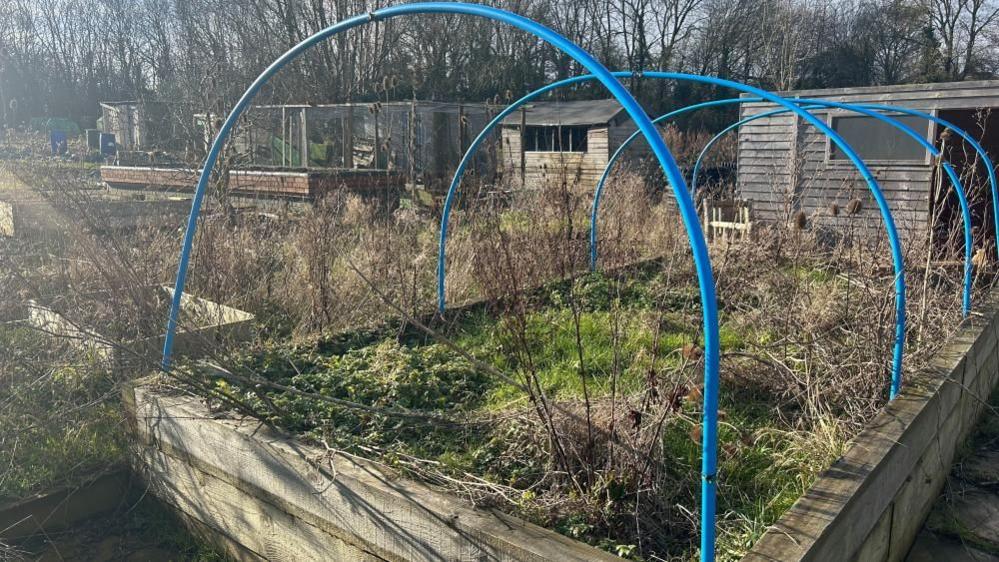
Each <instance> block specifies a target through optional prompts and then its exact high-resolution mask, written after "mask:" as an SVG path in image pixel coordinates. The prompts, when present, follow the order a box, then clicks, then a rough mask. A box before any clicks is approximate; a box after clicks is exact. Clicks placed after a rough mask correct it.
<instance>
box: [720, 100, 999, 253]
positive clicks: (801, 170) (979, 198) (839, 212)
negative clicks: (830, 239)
mask: <svg viewBox="0 0 999 562" xmlns="http://www.w3.org/2000/svg"><path fill="white" fill-rule="evenodd" d="M780 95H782V96H785V97H790V98H819V99H826V100H832V101H838V102H845V103H871V104H885V105H896V106H903V107H908V108H912V109H918V110H921V111H924V112H927V113H931V114H933V115H936V116H938V117H940V118H943V119H945V120H947V121H950V122H952V123H953V124H955V125H957V126H958V127H961V128H963V129H964V130H966V131H968V132H969V133H970V134H972V135H973V136H974V137H975V138H976V139H977V140H979V142H980V143H981V144H982V145H983V146H984V147H985V149H986V151H987V152H988V153H989V156H990V157H991V158H992V159H993V161H994V162H996V161H999V81H978V82H950V83H939V84H911V85H903V86H878V87H864V88H842V89H825V90H796V91H788V92H782V93H781V94H780ZM774 108H775V106H774V105H772V104H769V103H746V104H742V105H741V109H740V114H741V115H740V117H742V118H745V117H748V116H750V115H753V114H758V113H760V112H763V111H768V110H771V109H774ZM812 112H813V113H814V114H815V115H816V116H818V117H820V118H821V119H823V120H824V121H825V122H826V123H827V124H829V125H830V127H832V128H833V130H835V131H836V132H838V133H839V134H840V135H841V136H843V138H844V139H845V140H846V141H847V143H849V144H850V146H851V147H852V148H853V149H854V150H855V151H856V152H857V153H858V154H859V155H860V156H861V158H863V159H864V161H865V162H866V163H867V165H868V166H869V168H870V169H871V171H872V172H873V174H874V176H875V178H876V179H877V180H878V183H879V184H880V186H881V188H882V190H883V191H884V193H885V195H886V198H887V199H888V201H889V204H890V207H891V210H892V213H893V215H894V217H895V221H896V223H897V225H898V227H899V229H900V230H901V231H902V232H903V233H904V234H905V235H907V236H913V235H919V233H923V235H925V233H927V232H928V229H929V227H930V225H934V231H938V230H940V229H943V228H947V227H948V226H949V225H953V224H955V222H956V221H959V220H960V210H959V207H958V206H957V203H956V200H955V198H954V196H953V194H948V190H949V188H950V184H949V182H947V180H946V177H945V174H944V173H943V171H942V170H941V169H940V167H939V162H937V161H936V159H934V158H932V157H931V156H930V154H929V153H928V151H927V150H925V149H924V148H923V147H922V146H920V145H919V144H918V143H917V142H916V141H914V140H912V139H911V138H910V137H908V136H906V135H905V134H904V133H901V132H899V131H898V130H897V129H894V128H892V127H890V126H889V125H886V124H884V123H881V122H879V121H877V120H875V119H874V118H872V117H868V116H863V115H859V114H857V113H854V112H849V111H845V110H840V109H817V110H813V111H812ZM889 115H891V116H892V117H894V118H896V119H898V120H900V121H902V122H903V123H905V124H906V125H908V126H909V127H911V128H912V129H914V130H916V131H918V132H919V133H921V134H924V135H925V138H926V139H928V140H930V141H932V142H933V143H935V145H936V146H937V147H938V148H941V149H942V151H943V152H944V154H945V157H946V158H947V159H948V161H949V162H950V163H951V164H952V165H953V166H954V168H955V169H956V171H957V172H958V173H959V174H961V176H962V182H963V183H964V184H965V188H966V189H967V191H968V192H969V199H970V200H971V202H972V206H973V214H974V224H975V225H976V227H977V228H976V246H977V245H978V244H979V243H981V241H985V242H986V243H990V242H989V241H991V240H994V233H993V226H992V225H993V221H992V209H991V205H992V201H991V195H990V189H989V184H988V177H987V174H986V171H985V167H984V166H983V165H981V163H980V161H979V160H978V159H977V154H976V152H975V151H974V150H973V149H972V148H971V147H970V146H969V145H967V143H965V142H962V140H961V139H960V137H958V136H957V135H953V134H950V133H949V132H945V128H943V127H940V126H938V125H936V124H935V123H933V122H930V121H928V120H926V119H922V118H919V117H915V116H905V115H901V114H889ZM736 192H737V195H738V196H739V197H740V198H741V199H745V200H747V201H750V202H751V204H752V207H753V213H754V217H755V218H758V219H764V220H777V221H788V220H792V219H794V218H795V216H797V219H796V220H800V218H801V215H802V214H804V216H805V217H807V218H808V221H809V223H810V224H819V223H821V224H823V225H833V226H845V225H846V223H847V222H848V221H850V222H853V224H855V221H856V220H857V217H858V216H860V217H863V218H868V219H871V221H878V220H879V214H878V210H877V208H876V206H875V203H874V199H873V198H872V197H871V195H870V192H869V190H868V188H867V186H866V184H865V183H864V182H863V180H862V179H861V178H860V175H859V174H858V173H857V172H856V169H855V168H854V167H853V165H852V164H851V163H850V162H849V161H848V160H847V159H846V158H845V156H844V155H843V154H842V153H841V152H840V151H839V150H838V149H836V148H835V147H834V146H833V145H832V143H831V142H830V141H829V139H828V138H827V137H826V136H825V135H823V134H822V133H821V132H819V131H818V130H817V129H816V128H815V127H813V126H811V125H809V124H808V123H807V122H805V121H803V120H802V119H801V118H800V117H797V116H794V115H791V114H780V115H777V116H773V117H766V118H761V119H758V120H756V121H753V122H750V123H747V124H746V125H744V126H742V127H741V128H740V130H739V145H738V179H737V181H736ZM851 202H852V204H851ZM848 211H856V213H854V214H851V213H850V212H848Z"/></svg>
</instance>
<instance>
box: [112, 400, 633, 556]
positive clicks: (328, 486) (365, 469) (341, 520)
mask: <svg viewBox="0 0 999 562" xmlns="http://www.w3.org/2000/svg"><path fill="white" fill-rule="evenodd" d="M125 402H126V404H127V407H128V411H129V414H130V418H131V422H132V424H133V425H134V431H135V433H136V435H137V441H138V443H137V446H136V456H135V460H136V468H137V470H138V471H139V472H140V473H141V474H142V475H143V477H144V478H145V480H146V481H147V482H148V484H149V485H150V489H151V490H152V492H153V493H155V494H156V495H157V496H158V497H159V498H160V499H161V500H163V501H165V502H166V503H168V504H170V505H173V506H174V507H176V508H177V509H178V510H179V511H180V512H181V514H182V515H183V516H184V518H185V519H186V520H189V521H191V522H192V523H193V524H194V525H195V526H197V527H202V528H209V529H211V530H212V531H213V533H211V534H209V536H210V537H211V538H212V540H213V541H214V542H215V543H216V544H217V545H218V546H220V547H221V548H224V549H226V551H227V552H229V553H230V554H231V555H232V556H234V557H236V558H237V559H240V560H259V559H269V560H336V561H370V560H398V561H428V562H429V561H445V560H446V561H448V562H473V561H475V562H479V561H531V562H542V561H549V560H550V561H560V562H561V561H565V562H573V561H576V562H582V561H600V560H608V561H609V560H618V558H616V557H614V556H612V555H610V554H608V553H606V552H603V551H601V550H597V549H595V548H592V547H589V546H587V545H584V544H581V543H578V542H575V541H573V540H571V539H569V538H567V537H564V536H562V535H559V534H558V533H555V532H552V531H549V530H546V529H542V528H540V527H537V526H535V525H531V524H529V523H526V522H524V521H521V520H519V519H516V518H514V517H510V516H508V515H504V514H501V513H498V512H493V511H486V510H482V509H475V508H473V507H471V506H469V505H468V504H467V503H465V502H464V501H462V500H459V499H458V498H454V497H451V496H448V495H446V494H443V493H440V492H436V491H434V490H431V489H430V488H428V487H427V486H424V485H422V484H419V483H417V482H413V481H409V480H406V479H403V478H399V477H397V476H394V475H392V474H390V473H387V472H385V471H383V469H382V468H381V467H379V465H377V464H375V463H372V462H368V461H364V460H361V459H358V458H355V457H348V456H344V455H340V454H332V455H327V454H326V452H325V451H322V450H319V449H317V448H314V447H310V446H307V445H305V444H303V443H301V442H300V441H296V440H293V439H288V438H286V437H284V436H281V435H278V434H276V433H274V432H273V431H271V430H269V429H267V428H266V427H264V426H263V425H262V424H260V423H259V422H256V421H250V420H244V421H238V420H230V419H214V418H215V417H216V416H214V415H213V413H212V412H211V411H209V410H208V408H206V407H205V406H204V404H203V401H202V400H201V399H199V398H196V397H191V396H178V395H169V394H166V393H165V392H163V391H161V390H158V389H156V388H155V387H153V386H150V385H149V384H148V383H146V384H143V383H141V382H140V383H137V384H136V385H135V386H133V387H131V388H128V389H126V391H125Z"/></svg>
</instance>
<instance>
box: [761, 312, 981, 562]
mask: <svg viewBox="0 0 999 562" xmlns="http://www.w3.org/2000/svg"><path fill="white" fill-rule="evenodd" d="M997 312H999V306H997V301H996V300H995V299H994V300H992V301H991V302H990V303H988V304H986V305H985V306H983V307H981V316H974V317H972V318H970V319H968V320H967V321H966V323H965V326H964V327H962V329H961V330H960V331H959V333H958V334H957V337H955V338H954V340H953V341H952V342H951V343H950V344H949V345H948V346H947V347H945V348H944V349H943V350H942V351H941V352H940V353H939V354H938V355H937V356H936V358H934V359H933V361H932V363H931V367H930V368H929V369H928V370H927V371H926V372H924V373H922V374H920V375H918V376H916V377H913V378H912V380H909V381H906V382H905V386H904V388H903V391H902V394H901V395H900V396H899V397H898V398H897V399H896V400H894V401H892V402H891V403H890V404H888V406H887V407H886V408H885V410H884V412H882V413H881V414H880V415H878V416H877V418H875V420H874V421H873V423H871V424H870V426H868V428H867V429H865V430H864V431H863V432H861V434H860V435H858V436H857V437H856V438H855V439H854V440H853V441H852V442H851V444H850V446H849V449H848V450H847V452H846V454H845V455H844V456H843V458H841V459H840V460H839V461H837V462H836V464H834V465H833V466H832V467H830V468H829V470H827V471H825V472H824V473H823V474H822V475H821V476H820V477H819V478H818V479H817V480H816V482H815V484H814V485H813V486H812V487H811V489H810V490H809V491H808V493H806V494H805V495H804V496H802V497H801V499H799V500H798V501H797V503H795V504H794V506H793V507H792V508H791V509H790V510H789V511H788V512H787V513H786V514H785V515H784V517H782V518H781V519H780V520H779V521H778V522H777V523H776V524H775V525H774V526H773V527H772V528H771V529H770V530H769V531H768V532H767V533H766V534H765V535H764V536H763V538H761V539H760V540H759V541H758V542H757V544H756V545H755V546H754V547H753V550H752V551H751V552H750V554H749V555H748V556H746V557H745V558H744V560H748V561H752V562H761V561H772V560H782V561H783V560H809V561H812V560H816V561H830V562H831V561H844V560H857V561H861V562H879V561H886V560H887V561H896V560H902V559H904V558H905V556H906V554H907V553H908V551H909V548H910V547H911V546H912V543H913V541H914V540H915V537H916V534H917V532H918V531H919V529H920V527H921V526H922V524H923V520H924V519H925V518H926V515H927V514H928V513H929V511H930V508H931V507H932V505H933V502H934V501H935V500H936V498H937V496H938V495H939V494H940V491H941V489H942V488H943V485H944V483H945V482H946V480H947V475H948V474H949V473H950V469H951V464H952V462H953V460H954V455H955V452H956V451H957V449H958V447H960V446H961V443H962V442H964V440H965V438H967V437H968V435H969V433H970V432H971V431H972V429H974V427H975V425H976V422H977V420H978V418H979V417H980V415H981V414H982V412H983V411H984V409H985V406H986V402H987V400H988V397H989V394H990V393H991V391H992V390H993V389H994V388H995V387H996V382H997V379H999V347H997V341H999V322H997Z"/></svg>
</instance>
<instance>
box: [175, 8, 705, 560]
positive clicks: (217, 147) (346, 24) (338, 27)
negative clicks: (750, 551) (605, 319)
mask: <svg viewBox="0 0 999 562" xmlns="http://www.w3.org/2000/svg"><path fill="white" fill-rule="evenodd" d="M408 14H465V15H470V16H477V17H482V18H486V19H491V20H495V21H499V22H503V23H507V24H510V25H512V26H513V27H516V28H518V29H520V30H523V31H526V32H528V33H531V34H533V35H534V36H536V37H538V38H539V39H541V40H543V41H545V42H547V43H549V44H551V45H553V46H555V47H556V48H558V49H559V50H561V51H562V52H564V53H566V54H567V55H569V56H570V57H572V58H573V59H575V60H576V61H578V62H579V63H580V64H581V65H582V66H583V67H584V68H586V69H587V70H588V71H589V72H591V73H592V74H593V75H594V76H595V77H596V79H598V80H600V82H601V83H603V84H604V86H605V87H606V88H607V89H608V90H609V91H610V92H611V94H612V95H613V96H614V97H615V98H617V100H618V101H619V102H621V105H622V106H623V107H624V109H625V111H627V112H628V114H629V115H631V118H632V119H633V120H634V121H635V123H636V125H637V127H638V129H639V130H641V131H642V132H643V133H644V134H645V135H646V137H647V139H648V142H649V146H650V147H651V148H652V152H653V153H654V154H655V155H656V158H657V159H658V160H659V163H660V164H661V165H662V167H663V170H664V172H665V174H666V177H667V178H668V179H669V181H670V184H671V186H672V188H673V192H674V195H675V196H676V200H677V205H678V207H679V209H680V214H681V217H682V219H683V224H684V228H685V229H686V231H687V236H688V238H689V241H690V246H691V251H692V253H693V258H694V264H695V269H696V271H697V278H698V284H699V290H700V295H701V305H702V316H703V322H704V379H705V381H704V383H705V384H704V420H705V423H704V428H703V437H702V446H703V451H702V462H701V560H702V561H709V560H714V557H715V510H716V501H715V494H716V487H715V478H716V472H717V444H718V435H717V413H718V381H719V378H718V367H719V337H718V305H717V300H716V297H715V287H714V276H713V274H712V271H711V260H710V257H709V255H708V248H707V243H706V241H705V239H704V234H703V232H702V231H701V227H700V222H699V221H698V217H697V209H696V207H695V205H694V202H693V199H692V198H691V197H690V194H689V193H688V191H687V187H686V184H685V182H684V179H683V175H682V174H681V173H680V170H679V168H678V167H677V165H676V160H675V159H674V158H673V155H672V153H670V151H669V149H668V148H667V147H666V144H665V143H664V142H663V140H662V138H661V137H660V136H659V133H658V131H657V130H656V127H655V125H653V124H652V122H651V120H649V117H648V115H646V114H645V111H644V110H643V109H642V107H641V106H640V105H639V104H638V102H637V101H636V100H635V98H634V97H632V95H631V94H630V93H629V92H628V90H627V89H626V88H625V87H624V86H623V85H622V84H621V83H620V82H618V81H617V80H616V79H615V78H614V76H613V75H612V74H611V73H610V72H609V71H608V70H607V69H606V68H604V66H603V65H601V64H600V63H599V62H597V61H596V59H594V58H593V57H592V56H591V55H590V54H589V53H587V52H586V51H584V50H583V49H581V48H579V47H578V46H576V45H575V44H574V43H572V42H570V41H569V40H567V39H565V38H564V37H562V36H561V35H559V34H558V33H556V32H554V31H552V30H551V29H548V28H547V27H545V26H543V25H540V24H538V23H536V22H534V21H532V20H530V19H528V18H525V17H523V16H519V15H517V14H513V13H510V12H506V11H503V10H499V9H496V8H492V7H488V6H479V5H474V4H464V3H459V2H454V3H452V2H426V3H414V4H405V5H401V6H393V7H389V8H384V9H380V10H376V11H374V12H371V13H368V14H363V15H360V16H355V17H353V18H350V19H347V20H344V21H342V22H340V23H337V24H334V25H332V26H330V27H327V28H326V29H323V30H322V31H319V32H317V33H315V34H313V35H311V36H310V37H308V38H306V39H304V40H303V41H302V42H300V43H299V44H297V45H296V46H294V47H292V48H291V49H289V50H288V51H287V52H285V53H284V54H283V55H281V56H280V57H278V59H277V60H275V61H274V62H273V63H271V65H270V66H269V67H267V68H266V69H265V70H264V71H263V72H262V73H261V74H260V76H258V77H257V79H256V80H254V81H253V83H252V84H251V85H250V86H249V88H247V90H246V92H244V93H243V95H242V97H240V99H239V101H238V102H237V103H236V105H235V106H234V107H233V109H232V111H231V112H230V113H229V116H228V117H227V118H226V120H225V122H224V123H223V125H222V127H221V128H220V129H219V132H218V135H217V136H216V137H215V140H214V142H213V143H212V147H211V149H210V151H209V153H208V156H207V158H206V159H205V163H204V167H203V169H202V171H201V176H200V178H199V180H198V185H197V188H196V189H195V192H194V197H193V200H192V204H191V214H190V216H189V217H188V222H187V229H186V231H185V233H184V241H183V245H182V247H181V255H180V264H179V265H178V268H177V280H176V283H175V284H174V294H173V301H172V305H171V308H170V318H169V320H168V322H167V332H166V337H165V340H164V343H163V360H162V367H163V369H164V370H167V369H169V367H170V355H171V352H172V348H173V340H174V335H175V332H176V328H177V317H178V313H179V310H180V302H181V298H182V296H183V292H184V284H185V282H186V279H187V270H188V266H189V264H190V255H191V249H192V247H193V243H194V234H195V232H196V230H197V221H198V215H199V214H200V210H201V204H202V201H203V199H204V195H205V191H206V189H207V185H208V179H209V177H210V175H211V172H212V170H213V169H214V167H215V164H216V162H217V161H218V157H219V153H220V152H221V149H222V147H223V145H224V144H225V141H226V139H227V138H228V136H229V134H230V132H231V130H232V128H233V127H234V126H235V124H236V121H237V120H238V119H239V116H240V115H241V114H242V113H243V111H245V110H246V108H247V107H248V106H249V104H250V102H251V101H252V100H253V98H254V96H255V95H256V94H257V92H258V91H259V90H260V88H261V87H262V86H263V85H264V84H265V83H267V81H268V80H270V78H271V77H272V76H273V75H274V74H275V73H276V72H277V71H278V70H280V69H281V68H283V67H284V66H285V65H287V64H288V63H289V62H291V61H292V60H294V59H295V58H296V57H298V56H299V55H301V54H302V53H303V52H305V51H307V50H308V49H310V48H312V47H313V46H315V45H316V44H318V43H319V42H321V41H323V40H325V39H327V38H329V37H332V36H333V35H336V34H337V33H340V32H343V31H346V30H349V29H352V28H354V27H358V26H361V25H364V24H366V23H370V22H374V21H379V20H385V19H389V18H392V17H397V16H402V15H408Z"/></svg>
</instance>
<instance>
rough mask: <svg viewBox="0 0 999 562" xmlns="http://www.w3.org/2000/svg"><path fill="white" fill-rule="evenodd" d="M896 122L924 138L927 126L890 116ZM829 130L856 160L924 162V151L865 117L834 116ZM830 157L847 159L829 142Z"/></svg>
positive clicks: (916, 120) (923, 122)
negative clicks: (835, 134)
mask: <svg viewBox="0 0 999 562" xmlns="http://www.w3.org/2000/svg"><path fill="white" fill-rule="evenodd" d="M891 117H892V118H893V119H895V120H896V121H899V122H901V123H903V124H904V125H907V126H908V127H909V128H910V129H912V130H914V131H916V132H917V133H920V134H922V135H923V136H924V138H925V137H927V136H928V133H929V129H928V125H929V124H928V122H927V121H926V120H925V119H921V118H919V117H915V116H912V115H892V116H891ZM832 128H833V130H835V131H836V132H837V133H839V134H840V136H842V137H843V140H845V141H846V142H847V144H849V145H850V147H851V148H853V150H854V151H855V152H856V153H857V154H858V155H860V157H861V158H862V159H863V160H865V161H867V160H893V161H906V162H925V161H926V149H925V148H924V147H923V146H922V145H920V144H919V143H918V142H916V140H915V139H913V138H912V137H910V136H909V135H908V134H907V133H905V132H904V131H901V130H899V129H897V128H895V127H894V126H893V125H889V124H888V123H885V122H884V121H879V120H878V119H875V118H873V117H868V116H866V115H849V116H836V117H833V120H832ZM829 144H830V147H831V148H830V157H831V158H832V159H833V160H846V159H847V157H846V155H845V154H843V152H842V151H840V150H839V148H838V147H836V144H835V143H833V142H830V143H829Z"/></svg>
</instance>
